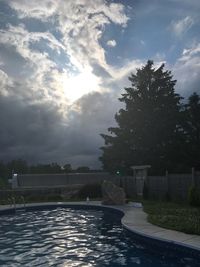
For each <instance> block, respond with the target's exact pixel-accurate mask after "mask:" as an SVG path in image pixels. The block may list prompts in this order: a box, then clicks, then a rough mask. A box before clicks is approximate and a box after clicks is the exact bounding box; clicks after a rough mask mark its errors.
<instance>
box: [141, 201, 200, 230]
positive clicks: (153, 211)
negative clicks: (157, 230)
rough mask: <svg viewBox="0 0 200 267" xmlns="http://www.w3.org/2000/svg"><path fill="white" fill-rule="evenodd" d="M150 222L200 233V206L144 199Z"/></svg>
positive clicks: (173, 228) (168, 227)
mask: <svg viewBox="0 0 200 267" xmlns="http://www.w3.org/2000/svg"><path fill="white" fill-rule="evenodd" d="M143 206H144V211H145V212H146V213H147V214H148V217H147V219H148V222H150V223H152V224H155V225H158V226H160V227H163V228H167V229H172V230H177V231H180V232H184V233H188V234H196V235H200V208H195V207H191V206H189V205H186V204H185V205H184V204H183V205H182V204H175V203H169V202H154V201H144V202H143Z"/></svg>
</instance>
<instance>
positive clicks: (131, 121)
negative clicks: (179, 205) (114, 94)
mask: <svg viewBox="0 0 200 267" xmlns="http://www.w3.org/2000/svg"><path fill="white" fill-rule="evenodd" d="M189 75H190V74H188V79H189ZM129 80H130V83H131V85H130V87H128V88H125V92H124V93H123V94H122V96H121V98H119V100H120V102H122V103H123V104H124V108H122V109H120V110H119V112H118V113H117V114H116V115H115V120H116V122H117V124H118V126H117V127H110V128H109V129H108V131H109V133H110V134H109V135H108V134H101V136H102V137H103V139H104V141H105V145H104V146H103V147H102V148H101V149H102V151H103V154H102V156H101V158H100V160H101V161H102V163H103V167H104V169H105V170H108V171H110V172H114V173H116V172H118V173H121V174H127V173H130V167H131V166H133V165H145V164H148V165H151V166H152V167H151V169H150V173H151V174H163V173H165V171H166V170H168V171H170V172H176V173H178V172H179V173H183V172H190V171H191V168H192V167H195V169H197V170H200V96H199V95H198V94H197V93H192V94H191V95H190V96H189V98H188V99H186V100H185V99H183V97H181V96H180V95H179V94H177V93H176V92H175V84H176V80H174V79H173V76H172V74H171V72H170V71H168V70H165V69H164V64H162V65H161V66H160V67H158V68H155V67H154V65H153V61H150V60H149V61H148V62H147V64H146V65H145V66H143V67H142V68H141V69H138V70H137V72H136V74H131V76H130V77H129Z"/></svg>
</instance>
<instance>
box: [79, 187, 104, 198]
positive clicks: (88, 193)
mask: <svg viewBox="0 0 200 267" xmlns="http://www.w3.org/2000/svg"><path fill="white" fill-rule="evenodd" d="M78 197H79V198H81V199H86V198H87V197H89V198H101V197H102V192H101V185H100V184H85V185H84V186H83V187H81V189H80V190H79V193H78Z"/></svg>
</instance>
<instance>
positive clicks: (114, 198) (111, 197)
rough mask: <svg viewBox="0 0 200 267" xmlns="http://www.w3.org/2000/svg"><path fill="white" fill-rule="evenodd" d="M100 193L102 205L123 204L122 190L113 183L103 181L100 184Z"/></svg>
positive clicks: (123, 194)
mask: <svg viewBox="0 0 200 267" xmlns="http://www.w3.org/2000/svg"><path fill="white" fill-rule="evenodd" d="M102 195H103V201H102V204H104V205H123V204H125V193H124V190H123V189H122V188H121V187H119V186H116V185H115V184H113V183H111V182H109V181H104V182H103V184H102Z"/></svg>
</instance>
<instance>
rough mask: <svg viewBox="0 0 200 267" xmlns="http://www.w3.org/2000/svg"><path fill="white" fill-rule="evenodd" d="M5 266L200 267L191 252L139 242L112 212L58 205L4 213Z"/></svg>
mask: <svg viewBox="0 0 200 267" xmlns="http://www.w3.org/2000/svg"><path fill="white" fill-rule="evenodd" d="M0 266H5V267H11V266H13V267H18V266H20V267H21V266H27V267H32V266H44V267H46V266H47V267H48V266H59V267H61V266H62V267H64V266H67V267H72V266H73V267H75V266H81V267H86V266H87V267H90V266H99V267H100V266H101V267H103V266H111V267H112V266H113V267H118V266H129V267H130V266H131V267H132V266H141V267H142V266H145V267H147V266H151V267H157V266H167V267H172V266H182V267H194V266H200V261H199V259H198V258H197V257H193V256H191V255H190V253H188V254H187V253H185V252H179V251H172V250H170V249H164V248H163V249H162V248H160V249H159V248H158V247H153V246H152V245H149V244H145V243H144V242H141V241H138V240H137V238H134V235H131V234H130V233H129V232H128V231H126V230H124V229H123V228H122V226H121V217H120V216H119V214H118V213H115V212H113V211H110V210H82V209H78V210H77V209H71V208H56V209H52V210H43V211H41V210H40V211H32V212H24V213H19V214H16V215H2V216H0Z"/></svg>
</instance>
